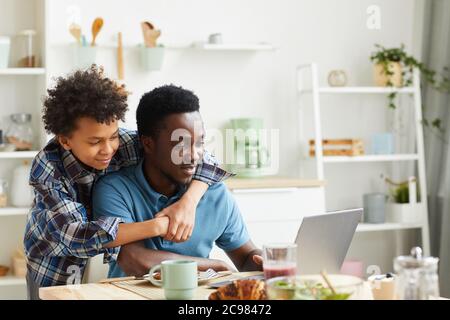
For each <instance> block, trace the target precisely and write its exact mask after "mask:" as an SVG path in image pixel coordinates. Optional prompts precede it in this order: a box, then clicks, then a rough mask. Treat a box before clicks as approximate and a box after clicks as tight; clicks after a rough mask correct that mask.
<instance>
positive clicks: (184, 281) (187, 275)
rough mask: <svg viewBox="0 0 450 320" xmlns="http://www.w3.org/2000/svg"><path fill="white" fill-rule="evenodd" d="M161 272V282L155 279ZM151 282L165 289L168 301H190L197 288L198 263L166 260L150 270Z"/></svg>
mask: <svg viewBox="0 0 450 320" xmlns="http://www.w3.org/2000/svg"><path fill="white" fill-rule="evenodd" d="M156 271H161V280H157V279H155V278H154V277H153V274H154V273H155V272H156ZM149 274H150V277H149V280H150V282H151V283H152V284H154V285H155V286H158V287H162V288H163V289H164V296H165V297H166V299H167V300H189V299H192V298H193V297H194V292H195V289H196V288H197V284H198V279H197V262H195V261H190V260H165V261H163V262H161V264H158V265H156V266H153V267H152V268H151V269H150V272H149Z"/></svg>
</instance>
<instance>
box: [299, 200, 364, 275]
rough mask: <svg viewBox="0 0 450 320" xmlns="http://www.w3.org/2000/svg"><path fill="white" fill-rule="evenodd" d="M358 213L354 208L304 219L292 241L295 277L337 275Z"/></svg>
mask: <svg viewBox="0 0 450 320" xmlns="http://www.w3.org/2000/svg"><path fill="white" fill-rule="evenodd" d="M362 213H363V209H362V208H358V209H347V210H341V211H333V212H328V213H326V214H321V215H314V216H308V217H304V218H303V221H302V224H301V226H300V229H299V230H298V234H297V238H296V240H295V243H296V244H297V273H298V274H318V273H320V272H321V271H322V270H326V272H327V273H340V270H341V266H342V263H343V262H344V259H345V256H346V255H347V251H348V249H349V247H350V244H351V242H352V239H353V235H354V234H355V231H356V227H357V226H358V223H359V222H360V221H361V216H362Z"/></svg>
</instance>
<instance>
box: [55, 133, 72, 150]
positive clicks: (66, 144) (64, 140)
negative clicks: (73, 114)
mask: <svg viewBox="0 0 450 320" xmlns="http://www.w3.org/2000/svg"><path fill="white" fill-rule="evenodd" d="M58 142H59V144H60V145H61V146H62V147H63V148H64V149H65V150H67V151H69V150H71V149H72V148H71V147H70V145H69V138H67V137H66V136H58Z"/></svg>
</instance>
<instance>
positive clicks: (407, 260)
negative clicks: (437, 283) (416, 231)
mask: <svg viewBox="0 0 450 320" xmlns="http://www.w3.org/2000/svg"><path fill="white" fill-rule="evenodd" d="M438 262H439V258H435V257H423V256H422V249H421V248H419V247H414V248H412V249H411V255H409V256H399V257H397V258H395V265H397V266H399V267H401V268H404V269H415V268H422V267H431V266H437V264H438Z"/></svg>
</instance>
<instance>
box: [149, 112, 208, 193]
mask: <svg viewBox="0 0 450 320" xmlns="http://www.w3.org/2000/svg"><path fill="white" fill-rule="evenodd" d="M204 138H205V130H204V127H203V122H202V118H201V116H200V113H199V112H189V113H177V114H172V115H169V116H168V117H166V118H165V119H164V126H163V128H162V129H161V130H160V131H159V134H158V136H157V137H156V138H150V139H152V140H153V142H154V150H153V152H152V154H151V155H147V156H150V157H152V162H153V163H154V164H155V166H156V167H157V168H158V169H159V170H160V171H161V172H162V173H163V174H164V175H165V176H166V177H168V178H169V179H170V180H172V181H173V182H175V183H177V184H181V185H186V184H188V183H189V182H190V181H191V180H192V177H193V175H194V173H195V170H196V167H197V164H198V162H199V160H201V159H202V157H203V150H204ZM174 139H176V140H175V141H172V140H174Z"/></svg>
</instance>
